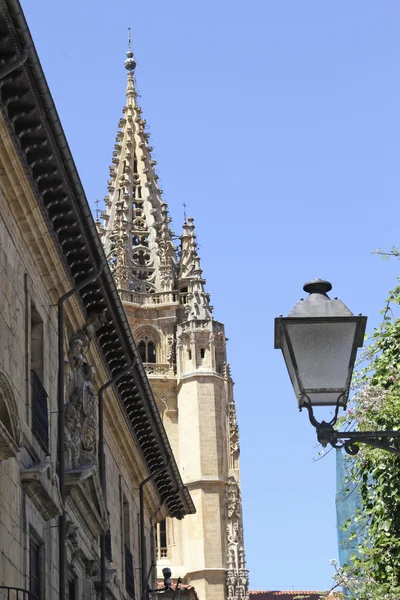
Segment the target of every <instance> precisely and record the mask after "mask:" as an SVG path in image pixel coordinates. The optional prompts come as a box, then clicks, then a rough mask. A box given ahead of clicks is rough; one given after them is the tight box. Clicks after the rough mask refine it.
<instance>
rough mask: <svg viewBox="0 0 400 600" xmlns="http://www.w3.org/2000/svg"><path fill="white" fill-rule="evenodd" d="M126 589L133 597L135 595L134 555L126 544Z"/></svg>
mask: <svg viewBox="0 0 400 600" xmlns="http://www.w3.org/2000/svg"><path fill="white" fill-rule="evenodd" d="M125 589H126V591H127V592H128V594H129V595H130V596H131V597H132V598H134V597H135V579H134V570H133V556H132V553H131V551H130V550H129V548H128V546H125Z"/></svg>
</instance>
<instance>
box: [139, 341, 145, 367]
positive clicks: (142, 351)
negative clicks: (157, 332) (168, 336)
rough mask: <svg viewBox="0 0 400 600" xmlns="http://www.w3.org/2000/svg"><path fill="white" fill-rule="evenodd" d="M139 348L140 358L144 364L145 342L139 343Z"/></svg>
mask: <svg viewBox="0 0 400 600" xmlns="http://www.w3.org/2000/svg"><path fill="white" fill-rule="evenodd" d="M138 348H139V354H140V358H141V359H142V361H143V362H146V344H145V342H144V341H143V340H142V341H141V342H139V346H138Z"/></svg>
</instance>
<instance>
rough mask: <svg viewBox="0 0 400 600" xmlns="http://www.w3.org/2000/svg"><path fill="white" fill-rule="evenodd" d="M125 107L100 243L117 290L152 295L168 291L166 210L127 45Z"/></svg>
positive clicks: (172, 261)
mask: <svg viewBox="0 0 400 600" xmlns="http://www.w3.org/2000/svg"><path fill="white" fill-rule="evenodd" d="M125 68H126V69H127V71H128V81H127V88H126V103H125V106H124V108H123V117H122V119H121V120H120V122H119V130H118V133H117V138H116V144H115V146H114V152H113V157H112V161H111V162H112V165H111V167H110V179H109V181H108V192H109V194H108V196H107V197H106V198H105V204H106V210H105V211H103V213H102V215H101V216H102V218H103V222H104V223H103V228H102V236H103V244H104V247H105V250H106V254H107V258H108V261H109V263H110V266H111V270H112V272H113V275H114V279H115V282H116V284H117V287H118V288H120V289H123V290H132V291H136V292H143V293H152V292H159V291H164V290H172V289H173V288H174V283H175V275H176V273H175V270H176V256H175V250H174V246H173V242H172V235H171V232H170V230H169V218H168V209H167V205H166V204H165V202H163V200H162V197H161V195H162V190H161V189H160V188H159V186H158V175H157V174H156V173H155V171H154V167H155V165H156V164H157V163H156V161H155V160H153V159H152V157H151V151H152V148H151V146H150V145H149V143H148V138H149V135H150V134H149V133H148V132H147V131H145V127H146V121H145V120H144V119H142V116H141V113H142V109H141V108H140V106H139V105H138V103H137V97H138V93H137V91H136V88H135V79H134V70H135V68H136V61H135V59H134V56H133V52H132V50H131V47H130V37H129V43H128V52H127V53H126V60H125Z"/></svg>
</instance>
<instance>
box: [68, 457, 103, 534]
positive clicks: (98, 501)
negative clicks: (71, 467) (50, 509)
mask: <svg viewBox="0 0 400 600" xmlns="http://www.w3.org/2000/svg"><path fill="white" fill-rule="evenodd" d="M65 487H66V489H67V492H68V502H69V503H70V504H71V505H72V507H73V508H74V513H75V514H80V516H81V522H82V523H84V524H85V526H86V527H87V528H88V530H89V531H90V533H91V535H92V536H93V537H95V538H96V537H98V536H99V535H100V534H101V533H105V532H106V531H107V530H108V529H109V522H108V515H107V510H106V503H105V499H104V495H103V492H102V490H101V486H100V481H99V476H98V471H97V467H95V466H92V467H82V468H80V469H78V470H75V471H69V472H67V473H66V474H65ZM71 536H72V537H73V533H72V530H71ZM71 543H73V542H72V538H71Z"/></svg>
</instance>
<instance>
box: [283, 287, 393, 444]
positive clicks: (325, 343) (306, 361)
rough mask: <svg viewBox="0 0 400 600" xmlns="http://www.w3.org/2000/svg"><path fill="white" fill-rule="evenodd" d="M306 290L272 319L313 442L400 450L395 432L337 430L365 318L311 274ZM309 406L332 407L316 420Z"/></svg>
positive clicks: (360, 344)
mask: <svg viewBox="0 0 400 600" xmlns="http://www.w3.org/2000/svg"><path fill="white" fill-rule="evenodd" d="M303 289H304V291H305V292H308V293H309V296H308V298H306V300H299V302H297V304H296V306H295V307H294V308H293V309H292V311H291V312H290V313H289V316H288V317H279V318H277V319H275V348H277V349H280V350H282V354H283V358H284V359H285V363H286V367H287V369H288V372H289V376H290V379H291V382H292V385H293V388H294V392H295V394H296V398H297V402H298V405H299V409H300V410H302V408H303V407H304V408H306V409H307V411H308V415H309V418H310V421H311V423H312V425H314V427H315V428H316V431H317V438H318V441H319V442H320V443H321V444H322V446H324V447H326V446H327V444H331V445H332V446H333V447H334V448H341V447H343V446H344V448H345V450H346V452H348V453H349V454H357V452H358V451H359V446H358V443H360V442H362V443H364V444H369V445H370V446H374V447H375V448H382V449H384V450H388V451H389V452H393V453H395V454H399V455H400V447H399V445H398V443H397V440H396V438H400V432H398V431H336V430H335V428H334V425H335V423H336V421H337V418H338V413H339V408H340V407H343V408H345V407H346V404H347V400H348V395H349V388H350V383H351V377H352V374H353V369H354V363H355V360H356V355H357V349H358V348H361V347H362V345H363V340H364V335H365V327H366V324H367V317H363V316H362V315H358V316H355V315H353V313H352V312H351V311H350V310H349V309H348V308H347V306H345V305H344V304H343V302H341V301H340V300H338V299H337V298H335V299H334V300H331V299H330V298H329V296H328V295H327V292H329V291H330V290H331V289H332V285H331V284H330V283H329V282H328V281H323V280H321V279H313V280H312V281H309V282H308V283H306V284H305V285H304V288H303ZM314 406H330V407H333V408H334V409H335V412H334V416H333V418H332V419H331V420H330V421H329V422H325V421H322V422H321V423H320V422H319V421H317V419H316V418H315V416H314V411H313V407H314Z"/></svg>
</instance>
